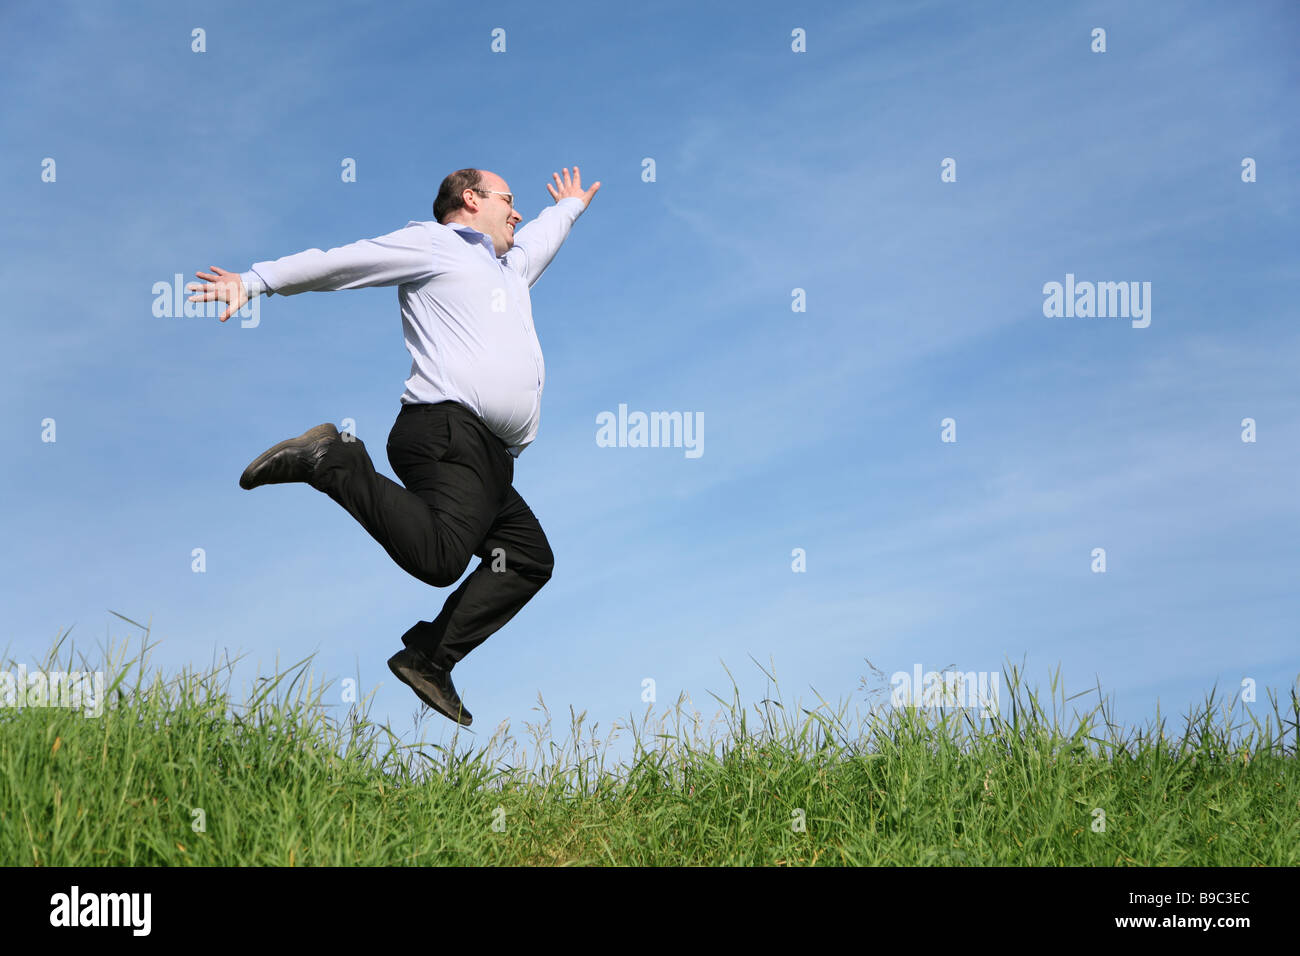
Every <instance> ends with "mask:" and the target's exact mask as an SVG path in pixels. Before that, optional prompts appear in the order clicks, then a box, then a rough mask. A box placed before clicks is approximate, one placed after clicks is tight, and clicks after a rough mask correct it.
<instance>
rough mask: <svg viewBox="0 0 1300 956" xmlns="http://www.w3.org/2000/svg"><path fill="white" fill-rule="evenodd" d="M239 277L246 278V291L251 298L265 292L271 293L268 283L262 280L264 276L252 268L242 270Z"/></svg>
mask: <svg viewBox="0 0 1300 956" xmlns="http://www.w3.org/2000/svg"><path fill="white" fill-rule="evenodd" d="M239 278H241V279H243V280H244V291H245V292H246V293H247V294H248V298H249V299H250V300H251V299H256V298H257V297H258V296H259V295H261V294H262V293H264V292H265V293H266V294H267V295H270V294H271V293H270V290H269V289H267V287H266V283H265V282H263V281H262V277H261V276H259V275H258V274H257V273H256V272H254V271H253V270H251V269H250V270H249V271H247V272H241V273H240V274H239Z"/></svg>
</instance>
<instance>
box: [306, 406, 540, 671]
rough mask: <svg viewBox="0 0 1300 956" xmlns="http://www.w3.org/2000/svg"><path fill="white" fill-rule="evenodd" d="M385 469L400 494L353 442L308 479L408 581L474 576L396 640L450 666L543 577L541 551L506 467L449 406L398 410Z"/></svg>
mask: <svg viewBox="0 0 1300 956" xmlns="http://www.w3.org/2000/svg"><path fill="white" fill-rule="evenodd" d="M388 462H389V464H391V465H392V466H393V471H394V472H395V473H396V474H397V477H398V478H400V479H401V480H402V483H403V484H404V485H406V487H405V488H403V487H402V486H401V485H399V484H397V483H396V482H394V481H391V480H389V479H388V478H386V477H384V476H383V475H381V474H379V473H378V472H376V471H375V467H374V464H373V463H372V462H371V460H370V455H369V454H368V453H367V452H366V446H365V444H364V443H363V442H362V441H361V440H360V439H357V438H353V439H352V440H351V441H344V440H340V441H337V442H335V443H334V444H333V445H332V446H331V447H330V449H329V450H328V451H327V452H326V454H325V456H324V457H323V458H322V459H321V461H320V463H319V464H318V465H317V467H316V471H315V473H314V474H313V475H312V479H311V485H312V487H314V488H316V489H317V490H318V491H323V492H324V493H325V494H327V495H329V496H330V497H331V498H333V499H334V500H335V501H337V502H338V503H339V504H340V505H342V506H343V508H344V510H345V511H347V512H348V514H350V515H352V517H354V518H356V519H357V521H359V522H360V523H361V527H363V528H365V529H366V531H368V532H369V533H370V536H371V537H372V538H374V539H375V540H376V541H378V542H379V543H380V544H381V545H383V547H384V550H385V551H387V552H388V554H389V556H390V557H391V558H392V559H393V560H394V561H396V562H397V564H398V566H399V567H400V568H402V569H403V570H404V571H406V572H407V573H408V574H410V575H412V576H414V577H416V578H418V579H419V580H421V581H423V582H424V583H425V584H428V585H431V586H432V587H436V588H445V587H450V586H451V585H452V584H454V583H455V582H456V579H457V578H459V577H460V576H461V575H462V574H464V573H465V569H466V568H467V567H468V566H469V562H470V559H471V558H472V557H474V556H476V555H477V556H478V557H479V558H482V560H481V561H480V562H479V565H478V567H477V568H475V569H474V571H473V573H472V574H470V575H469V577H467V578H466V579H465V580H464V581H463V582H462V583H461V586H460V587H458V588H457V589H456V590H455V591H454V592H452V594H451V595H450V596H449V597H448V598H447V601H446V603H445V604H444V605H443V607H442V611H441V613H439V615H438V616H437V617H436V618H435V619H434V620H432V621H420V622H418V623H417V624H415V625H414V626H413V627H412V628H411V629H410V630H408V631H407V632H406V633H405V634H404V635H402V643H404V644H405V645H406V646H407V647H412V648H416V649H418V650H421V651H423V652H424V653H425V654H426V655H428V656H429V657H431V658H432V659H433V660H434V661H435V662H437V663H438V664H440V665H442V666H443V667H448V668H450V667H454V666H455V664H456V663H457V662H458V661H460V660H461V659H462V658H463V657H464V656H465V655H466V654H468V653H469V652H470V651H472V650H473V649H474V648H476V647H478V645H480V644H482V643H483V642H484V641H485V640H487V639H488V637H490V636H491V635H492V634H494V633H496V631H497V630H499V629H500V628H501V627H502V626H503V625H505V623H506V622H507V621H509V620H510V619H511V618H512V617H514V616H515V614H516V613H518V611H519V609H520V608H521V607H523V606H524V605H525V604H526V603H528V601H529V599H530V598H532V596H533V595H534V594H536V593H537V592H538V591H539V590H540V589H541V587H542V585H544V584H545V583H546V582H547V581H548V580H549V579H550V577H551V569H552V568H553V567H554V560H555V559H554V556H553V555H552V554H551V547H550V545H549V543H548V542H547V540H546V535H545V534H543V532H542V527H541V525H540V524H538V522H537V518H536V517H535V516H534V515H533V513H532V511H531V510H530V509H529V507H528V505H527V504H525V503H524V499H523V498H521V497H520V496H519V493H518V492H517V491H515V489H514V487H513V486H512V485H511V482H512V481H513V480H514V474H515V460H514V457H513V456H511V454H510V452H508V451H507V450H506V446H505V444H504V443H503V442H502V441H501V439H499V438H497V437H496V435H494V434H492V432H491V431H489V430H488V427H487V425H485V424H484V423H483V421H482V419H480V418H479V417H478V416H477V415H475V414H474V413H473V412H472V411H470V410H469V409H468V408H466V407H465V406H464V405H461V404H459V403H457V402H439V403H437V404H434V405H428V404H413V405H403V406H402V410H401V412H399V413H398V416H397V421H396V423H395V424H394V425H393V429H392V431H391V432H390V433H389V435H388Z"/></svg>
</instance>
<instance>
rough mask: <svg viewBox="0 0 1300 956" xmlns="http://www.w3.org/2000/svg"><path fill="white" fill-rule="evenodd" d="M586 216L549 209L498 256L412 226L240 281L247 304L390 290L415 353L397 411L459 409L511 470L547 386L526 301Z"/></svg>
mask: <svg viewBox="0 0 1300 956" xmlns="http://www.w3.org/2000/svg"><path fill="white" fill-rule="evenodd" d="M584 208H586V207H585V206H584V205H583V201H582V200H581V199H579V198H578V197H576V196H570V197H567V198H565V199H561V200H560V201H559V202H557V203H556V204H555V205H553V206H548V207H547V208H546V209H544V210H542V212H541V213H540V214H539V215H538V216H537V218H536V219H534V220H532V221H531V222H529V223H527V224H525V225H524V226H522V227H521V228H519V229H517V230H516V232H515V244H514V246H513V247H511V249H510V250H509V251H507V252H506V254H505V255H504V256H497V254H496V250H495V248H494V247H493V244H492V239H491V237H490V236H486V235H484V234H483V233H481V232H479V231H477V230H476V229H474V228H472V227H470V226H467V225H465V224H464V223H458V222H453V223H448V224H446V225H443V224H442V223H438V222H432V221H430V222H410V223H408V224H407V225H406V226H405V227H403V228H402V229H398V230H397V231H396V232H390V233H388V234H387V235H384V236H379V237H377V238H375V239H362V240H360V241H359V242H354V243H351V244H350V245H346V246H339V247H338V248H336V249H330V250H329V251H328V252H322V251H321V250H319V249H308V250H307V251H305V252H299V253H296V254H295V255H292V256H285V257H284V258H282V259H276V260H274V261H270V262H257V263H254V264H253V267H252V269H251V270H250V271H249V272H245V273H243V274H242V278H243V280H244V285H245V286H246V288H247V289H248V293H249V295H250V297H251V296H255V295H259V294H262V293H265V294H267V295H271V294H276V293H278V294H279V295H296V294H297V293H299V292H314V291H322V292H323V291H334V290H340V289H364V288H368V287H370V286H391V285H395V286H397V287H398V289H397V298H398V303H399V304H400V306H401V311H402V331H403V335H404V336H405V339H406V350H407V351H408V352H410V353H411V375H410V377H409V378H408V379H407V380H406V390H405V391H404V392H403V393H402V398H401V400H402V403H403V404H410V403H413V402H428V403H433V402H443V401H447V400H449V399H450V400H453V401H457V402H460V403H461V404H463V405H465V406H467V407H468V408H470V409H471V410H472V411H473V412H474V413H475V414H477V415H478V416H479V417H480V418H482V419H483V421H484V422H485V423H486V424H487V426H488V428H490V429H491V430H492V432H493V433H494V434H496V435H497V436H498V437H499V438H500V439H501V440H502V441H503V442H504V443H505V444H506V446H507V447H508V449H509V451H510V454H512V455H514V456H515V457H516V458H517V457H519V454H520V452H522V451H523V450H524V448H526V447H527V446H528V445H529V444H530V443H531V442H532V441H533V439H534V438H536V437H537V427H538V423H539V421H540V418H541V402H542V389H543V388H544V387H545V384H546V366H545V364H544V363H543V361H542V348H541V345H540V344H539V343H538V341H537V333H536V331H535V330H534V328H533V307H532V300H531V299H530V297H529V294H528V290H529V289H530V288H531V287H532V285H533V283H534V282H536V281H537V280H538V279H539V278H541V275H542V273H543V272H545V271H546V267H547V266H548V265H550V264H551V260H552V259H554V258H555V254H556V253H557V252H559V251H560V246H561V245H562V244H563V243H564V240H565V239H566V238H567V237H568V235H569V230H570V229H571V228H572V227H573V223H574V222H576V221H577V219H578V217H579V216H580V215H582V212H583V210H584Z"/></svg>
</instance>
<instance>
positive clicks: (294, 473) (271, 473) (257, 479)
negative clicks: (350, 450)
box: [239, 422, 339, 489]
mask: <svg viewBox="0 0 1300 956" xmlns="http://www.w3.org/2000/svg"><path fill="white" fill-rule="evenodd" d="M338 439H339V430H338V429H337V428H335V427H334V426H333V425H331V424H329V423H328V422H326V423H325V424H324V425H317V426H316V427H315V428H313V429H310V430H309V431H305V432H303V433H302V434H301V435H299V436H298V437H297V438H290V439H288V440H287V441H282V442H280V444H278V445H276V446H275V447H273V448H268V449H267V450H266V451H264V452H262V454H260V455H258V456H257V458H255V459H254V460H253V463H252V464H251V465H249V466H248V467H247V468H245V469H244V473H243V474H242V475H240V476H239V487H241V488H246V489H251V488H256V487H257V486H258V485H279V484H284V483H285V482H288V481H307V480H308V479H309V478H311V476H312V472H314V471H315V470H316V465H317V464H318V463H319V462H320V460H321V459H322V458H324V457H325V452H326V451H328V450H329V447H330V445H332V444H334V442H336V441H338Z"/></svg>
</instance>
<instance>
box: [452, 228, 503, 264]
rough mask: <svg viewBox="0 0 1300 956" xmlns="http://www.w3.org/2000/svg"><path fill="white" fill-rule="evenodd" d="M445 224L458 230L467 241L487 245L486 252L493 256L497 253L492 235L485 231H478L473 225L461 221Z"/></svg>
mask: <svg viewBox="0 0 1300 956" xmlns="http://www.w3.org/2000/svg"><path fill="white" fill-rule="evenodd" d="M447 225H448V226H451V228H453V229H455V230H456V231H457V232H459V233H460V234H461V235H462V236H463V237H464V238H465V240H466V241H467V242H476V243H478V244H479V245H481V246H487V248H488V252H490V253H492V255H493V256H495V255H496V254H497V252H496V246H495V245H494V244H493V242H492V237H491V236H489V235H488V234H487V233H484V232H479V231H478V230H477V229H475V228H474V227H473V226H470V225H466V224H465V223H463V222H449V223H447Z"/></svg>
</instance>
